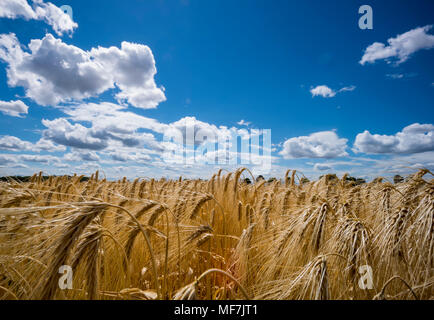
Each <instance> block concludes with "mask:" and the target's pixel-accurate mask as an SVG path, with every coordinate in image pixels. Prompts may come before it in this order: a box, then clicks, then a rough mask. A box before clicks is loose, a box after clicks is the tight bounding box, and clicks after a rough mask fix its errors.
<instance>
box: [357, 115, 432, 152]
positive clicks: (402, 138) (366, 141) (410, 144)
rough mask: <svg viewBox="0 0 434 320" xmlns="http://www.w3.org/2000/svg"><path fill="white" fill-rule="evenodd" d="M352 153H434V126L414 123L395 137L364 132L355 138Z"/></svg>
mask: <svg viewBox="0 0 434 320" xmlns="http://www.w3.org/2000/svg"><path fill="white" fill-rule="evenodd" d="M353 151H354V152H363V153H370V154H384V153H389V154H390V153H396V154H400V153H405V154H409V153H420V152H427V151H434V125H432V124H419V123H414V124H412V125H409V126H407V127H405V128H404V129H403V130H402V131H401V132H398V133H396V134H395V135H379V134H371V133H370V132H369V131H367V130H365V131H364V132H363V133H359V134H358V135H357V136H356V140H355V142H354V148H353Z"/></svg>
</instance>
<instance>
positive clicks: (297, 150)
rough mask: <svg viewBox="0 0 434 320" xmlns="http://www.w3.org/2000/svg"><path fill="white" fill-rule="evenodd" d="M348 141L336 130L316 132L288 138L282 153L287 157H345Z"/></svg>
mask: <svg viewBox="0 0 434 320" xmlns="http://www.w3.org/2000/svg"><path fill="white" fill-rule="evenodd" d="M347 141H348V140H347V139H343V138H339V137H338V135H337V134H336V132H335V131H321V132H316V133H312V134H310V135H309V136H301V137H295V138H291V139H288V140H286V141H285V142H284V143H283V149H282V151H281V152H280V155H282V156H283V157H284V158H285V159H294V158H336V157H344V156H347V155H348V154H347V152H346V151H345V149H346V148H347Z"/></svg>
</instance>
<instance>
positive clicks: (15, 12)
mask: <svg viewBox="0 0 434 320" xmlns="http://www.w3.org/2000/svg"><path fill="white" fill-rule="evenodd" d="M0 18H9V19H16V18H23V19H25V20H43V21H45V22H46V23H47V24H49V25H50V26H51V27H52V28H53V30H54V31H55V32H56V34H58V35H59V36H60V35H62V34H63V33H64V32H66V33H72V32H73V31H74V29H75V28H77V27H78V24H77V23H75V22H74V21H73V20H72V19H71V17H70V16H69V15H67V14H65V13H64V12H63V10H62V9H60V8H59V7H57V6H55V5H54V4H52V3H51V2H47V3H44V2H43V1H42V0H33V7H32V6H30V5H29V3H28V2H27V0H2V1H1V2H0Z"/></svg>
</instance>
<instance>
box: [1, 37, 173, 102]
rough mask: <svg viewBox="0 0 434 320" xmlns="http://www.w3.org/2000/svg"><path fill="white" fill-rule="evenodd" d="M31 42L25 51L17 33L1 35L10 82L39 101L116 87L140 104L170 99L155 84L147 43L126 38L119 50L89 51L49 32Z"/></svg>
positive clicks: (122, 97)
mask: <svg viewBox="0 0 434 320" xmlns="http://www.w3.org/2000/svg"><path fill="white" fill-rule="evenodd" d="M28 47H29V49H30V52H26V51H23V50H22V49H21V45H20V43H19V41H18V39H17V38H16V36H15V35H14V34H2V35H0V60H3V61H5V62H6V63H7V64H8V67H7V76H8V85H9V86H11V87H17V86H19V87H24V89H25V90H26V96H27V97H28V98H30V99H32V100H34V101H35V102H37V103H38V104H40V105H44V106H48V105H51V106H55V105H58V104H59V103H62V102H68V101H73V100H76V101H79V100H83V99H86V98H90V97H95V96H98V95H100V94H101V93H103V92H105V91H107V90H109V89H114V88H116V87H117V88H118V89H119V90H120V92H118V93H117V95H116V97H117V98H118V99H119V100H126V101H128V102H129V103H130V104H131V105H133V106H135V107H138V108H143V109H150V108H155V107H156V106H157V105H158V104H159V103H160V102H162V101H165V100H166V97H165V95H164V92H163V90H162V89H161V88H158V87H157V86H156V84H155V81H154V75H155V74H156V68H155V60H154V57H153V55H152V51H151V49H149V47H147V46H144V45H140V44H134V43H129V42H122V44H121V48H120V49H119V48H116V47H110V48H102V47H98V48H93V49H91V50H90V51H85V50H82V49H80V48H78V47H76V46H73V45H68V44H66V43H64V42H63V41H62V40H60V39H56V38H55V37H54V36H53V35H51V34H47V35H45V37H44V38H43V39H34V40H31V41H30V44H29V46H28Z"/></svg>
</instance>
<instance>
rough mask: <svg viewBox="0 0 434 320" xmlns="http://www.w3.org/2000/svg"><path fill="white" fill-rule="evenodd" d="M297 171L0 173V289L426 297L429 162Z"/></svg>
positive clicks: (431, 232) (49, 293)
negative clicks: (363, 173)
mask: <svg viewBox="0 0 434 320" xmlns="http://www.w3.org/2000/svg"><path fill="white" fill-rule="evenodd" d="M245 178H249V179H250V180H251V181H253V182H254V183H252V184H248V183H246V182H245V180H244V179H245ZM299 178H300V177H299V175H298V174H297V173H296V172H295V171H290V170H288V172H287V173H286V176H285V177H282V179H281V181H271V182H266V181H265V180H261V181H257V182H255V177H253V176H252V175H251V173H250V172H249V170H247V169H239V170H237V171H236V172H232V173H228V172H223V171H222V170H220V171H219V172H218V173H217V174H215V175H214V176H213V177H212V178H211V179H210V180H207V181H205V180H184V179H182V178H180V179H179V180H165V179H161V180H154V179H136V180H134V181H128V180H127V179H125V178H124V179H122V180H119V181H107V180H105V179H101V177H98V172H97V173H95V174H94V175H92V177H91V178H90V179H89V180H86V181H84V180H83V179H82V177H80V176H73V177H66V176H65V177H50V178H49V179H43V177H42V176H41V175H34V176H33V177H32V178H31V179H30V181H28V182H18V181H15V180H9V181H7V182H0V201H1V208H0V299H433V298H434V253H433V249H434V219H433V217H434V185H433V181H434V180H433V179H431V178H432V173H431V172H429V171H428V170H422V171H419V172H416V173H415V174H413V175H412V176H410V177H408V178H407V179H406V181H405V182H401V183H397V184H392V183H390V182H387V181H385V180H384V179H381V178H378V179H375V180H374V181H372V182H369V183H363V184H359V185H356V184H355V183H354V182H351V181H348V180H347V179H346V177H345V176H344V177H341V178H338V177H336V176H335V175H325V176H324V177H322V178H320V179H319V180H318V181H315V182H305V183H302V179H299ZM65 265H66V266H70V267H71V268H72V270H73V276H72V284H73V286H72V288H70V289H68V288H67V289H64V290H62V289H60V288H59V278H60V277H61V276H62V274H61V273H59V268H61V267H62V266H65ZM367 266H368V267H367ZM367 268H370V269H371V270H372V277H371V278H372V286H371V289H370V288H369V285H367V284H368V282H369V279H367V278H366V275H367V273H366V270H367ZM369 274H370V273H369Z"/></svg>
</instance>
